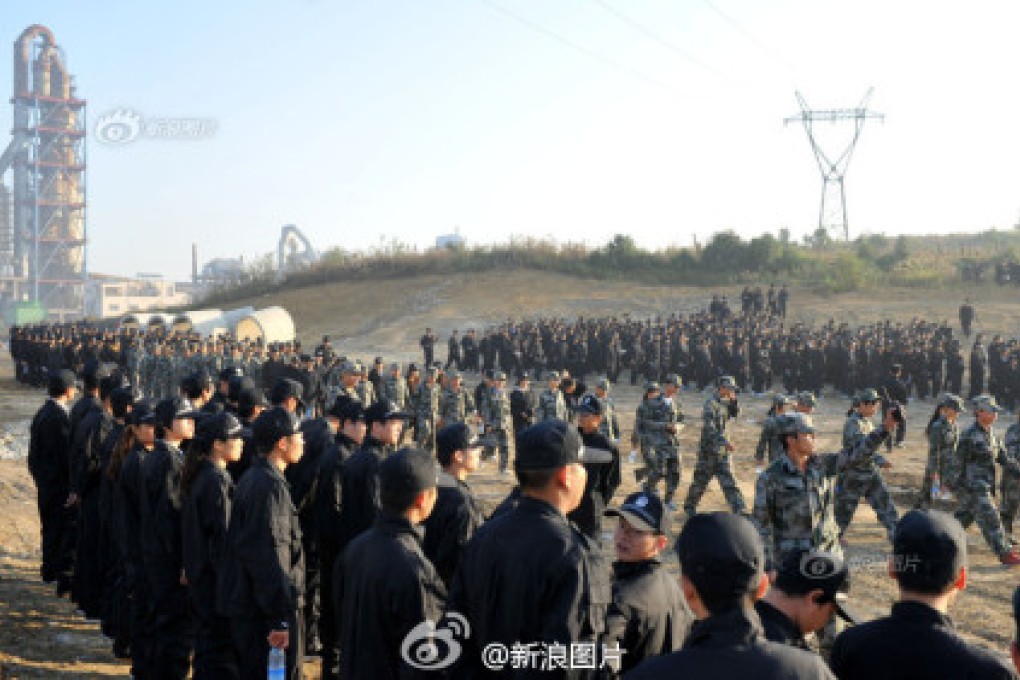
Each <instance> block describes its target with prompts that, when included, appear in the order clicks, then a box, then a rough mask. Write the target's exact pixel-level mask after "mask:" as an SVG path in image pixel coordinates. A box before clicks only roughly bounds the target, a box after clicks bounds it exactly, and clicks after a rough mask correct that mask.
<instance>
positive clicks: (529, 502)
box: [517, 493, 567, 524]
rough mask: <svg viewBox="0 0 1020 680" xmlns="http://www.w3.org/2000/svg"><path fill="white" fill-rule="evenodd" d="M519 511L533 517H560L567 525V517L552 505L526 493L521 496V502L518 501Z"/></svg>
mask: <svg viewBox="0 0 1020 680" xmlns="http://www.w3.org/2000/svg"><path fill="white" fill-rule="evenodd" d="M517 510H518V512H527V513H529V514H532V515H548V516H550V517H558V518H559V519H560V520H561V521H562V522H563V523H564V524H566V523H567V516H566V515H564V514H563V513H562V512H560V511H559V510H557V509H556V507H554V506H553V505H552V504H551V503H548V502H546V501H543V500H542V499H541V498H535V497H533V496H528V495H527V494H524V493H522V494H521V495H520V500H518V501H517Z"/></svg>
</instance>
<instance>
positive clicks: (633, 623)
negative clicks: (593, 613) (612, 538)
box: [606, 558, 694, 672]
mask: <svg viewBox="0 0 1020 680" xmlns="http://www.w3.org/2000/svg"><path fill="white" fill-rule="evenodd" d="M693 621H694V615H693V614H692V613H691V610H690V609H689V608H688V607H687V602H686V600H684V596H683V592H681V590H680V584H679V583H678V582H677V579H676V577H675V576H673V575H671V574H670V573H669V572H667V571H666V568H665V567H663V565H662V562H660V561H659V560H658V559H657V558H656V559H650V560H645V561H642V562H614V563H613V602H612V604H610V605H609V615H608V616H607V617H606V629H607V637H608V638H609V639H610V640H611V641H612V642H613V643H615V642H619V644H620V649H623V650H626V654H624V655H623V659H622V665H621V667H620V670H621V671H622V672H627V671H629V670H630V669H632V668H634V667H635V666H637V665H638V664H639V663H641V662H642V661H644V660H645V659H646V658H648V657H652V656H659V655H660V654H669V653H670V652H675V651H676V650H678V649H680V646H681V645H683V642H684V638H685V637H687V632H688V631H689V630H690V627H691V623H693Z"/></svg>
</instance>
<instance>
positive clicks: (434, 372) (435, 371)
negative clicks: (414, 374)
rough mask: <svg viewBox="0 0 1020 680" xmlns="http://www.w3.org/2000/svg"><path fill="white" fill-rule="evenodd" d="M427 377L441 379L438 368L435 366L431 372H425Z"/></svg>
mask: <svg viewBox="0 0 1020 680" xmlns="http://www.w3.org/2000/svg"><path fill="white" fill-rule="evenodd" d="M425 376H426V377H428V378H438V377H439V369H438V368H436V367H435V366H433V367H432V368H430V369H429V370H427V371H425Z"/></svg>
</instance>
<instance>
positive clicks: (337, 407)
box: [326, 394, 354, 418]
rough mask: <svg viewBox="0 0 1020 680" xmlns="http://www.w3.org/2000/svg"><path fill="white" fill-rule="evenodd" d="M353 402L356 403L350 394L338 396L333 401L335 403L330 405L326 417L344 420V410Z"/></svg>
mask: <svg viewBox="0 0 1020 680" xmlns="http://www.w3.org/2000/svg"><path fill="white" fill-rule="evenodd" d="M352 401H354V399H353V398H352V397H351V396H350V395H348V394H339V395H337V397H336V399H334V400H333V403H332V404H330V405H329V408H328V409H326V415H327V416H332V417H334V418H343V412H344V409H345V408H347V405H348V404H350V403H351V402H352Z"/></svg>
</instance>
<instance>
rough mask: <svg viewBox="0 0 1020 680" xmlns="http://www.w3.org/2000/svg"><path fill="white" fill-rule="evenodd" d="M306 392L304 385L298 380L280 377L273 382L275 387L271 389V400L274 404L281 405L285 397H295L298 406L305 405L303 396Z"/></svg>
mask: <svg viewBox="0 0 1020 680" xmlns="http://www.w3.org/2000/svg"><path fill="white" fill-rule="evenodd" d="M304 394H305V388H304V386H303V385H302V384H301V383H299V382H298V381H297V380H291V379H290V378H280V379H279V380H277V381H276V383H275V384H273V389H272V390H270V391H269V402H270V403H271V404H273V405H274V406H279V405H280V404H282V403H283V401H284V400H285V399H289V398H290V397H294V398H295V399H297V401H298V406H299V407H301V406H304V402H303V401H302V400H301V398H302V397H303V396H304Z"/></svg>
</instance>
